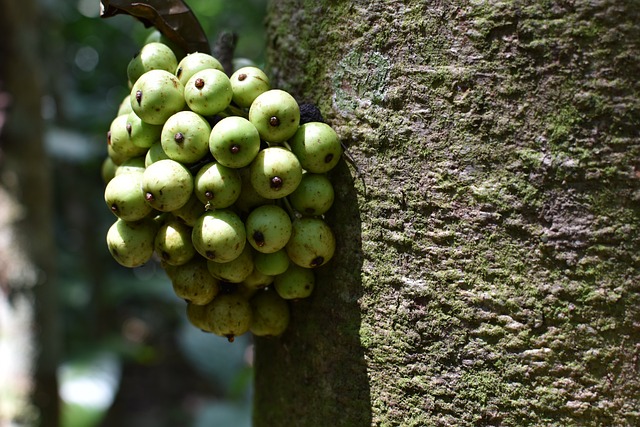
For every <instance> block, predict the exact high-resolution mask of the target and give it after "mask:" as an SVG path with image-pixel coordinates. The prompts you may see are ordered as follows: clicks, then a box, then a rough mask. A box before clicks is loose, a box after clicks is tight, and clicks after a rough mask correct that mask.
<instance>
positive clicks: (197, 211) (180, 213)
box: [171, 193, 206, 227]
mask: <svg viewBox="0 0 640 427" xmlns="http://www.w3.org/2000/svg"><path fill="white" fill-rule="evenodd" d="M205 211H206V209H205V207H204V204H203V203H202V202H201V201H200V200H198V198H197V197H196V195H195V193H194V194H192V195H191V197H189V200H188V201H187V203H186V204H185V205H184V206H182V207H180V208H178V209H175V210H173V211H171V213H172V214H173V216H175V217H176V218H178V219H180V221H182V222H184V223H185V224H187V225H188V226H189V227H193V226H194V225H195V223H196V221H197V220H198V218H200V217H201V216H202V215H203V214H204V213H205Z"/></svg>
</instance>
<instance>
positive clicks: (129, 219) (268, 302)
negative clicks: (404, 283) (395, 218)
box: [102, 41, 342, 341]
mask: <svg viewBox="0 0 640 427" xmlns="http://www.w3.org/2000/svg"><path fill="white" fill-rule="evenodd" d="M127 77H128V81H129V86H130V87H131V93H130V94H129V95H128V96H127V97H126V98H125V99H124V100H123V101H122V104H121V105H120V108H119V110H118V112H117V114H116V117H115V118H114V119H113V121H112V122H111V125H110V128H109V132H108V134H107V150H108V156H106V158H105V160H104V163H103V166H102V175H103V179H104V181H105V191H104V200H105V203H106V205H107V207H108V209H109V210H110V211H111V212H113V214H114V215H115V216H116V220H115V222H114V223H113V225H112V226H111V227H110V228H109V230H108V232H107V235H106V242H107V246H108V249H109V252H110V253H111V255H112V256H113V258H114V259H115V260H116V261H117V262H118V263H119V264H121V265H123V266H125V267H130V268H134V267H138V266H141V265H143V264H145V263H147V262H149V261H150V260H155V261H158V260H159V263H160V265H161V266H162V267H163V269H164V270H165V271H166V273H167V275H168V277H169V279H170V280H171V283H172V285H173V290H174V292H175V294H176V295H177V296H178V297H179V298H181V299H184V300H185V301H186V303H187V304H186V313H187V317H188V318H189V320H190V322H191V323H192V324H193V325H195V326H196V327H198V328H200V329H202V330H203V331H206V332H211V333H214V334H216V335H219V336H223V337H226V338H227V339H229V341H233V339H234V337H236V336H239V335H241V334H244V333H246V332H251V333H253V334H254V335H256V336H278V335H280V334H282V333H283V332H284V331H285V330H286V328H287V326H288V324H289V318H290V306H289V304H290V302H291V301H294V300H298V299H301V298H306V297H308V296H309V295H310V294H311V293H312V291H313V288H314V285H315V273H314V269H315V268H317V267H320V266H322V265H324V264H326V263H327V262H328V261H329V260H330V259H331V258H332V256H333V255H334V251H335V236H334V234H333V233H332V230H331V229H330V227H329V226H328V225H327V223H326V222H325V221H324V214H325V213H326V212H327V211H328V210H329V209H330V208H331V206H332V204H333V201H334V189H333V186H332V184H331V182H330V180H329V178H328V176H327V172H329V171H330V170H331V169H333V168H334V167H335V166H336V164H337V163H338V161H339V159H340V157H341V155H342V146H341V144H340V140H339V138H338V135H337V134H336V132H335V131H334V130H333V129H332V128H331V127H330V126H329V125H327V124H326V123H324V122H321V121H305V120H303V121H301V114H300V106H299V104H298V103H297V102H296V100H295V99H294V98H293V97H292V96H291V95H290V94H289V93H287V92H286V91H283V90H279V89H273V88H271V86H270V82H269V78H268V77H267V75H266V74H265V73H264V72H263V71H262V70H261V69H260V68H258V67H256V66H253V65H245V66H240V67H237V68H236V69H235V70H234V71H233V73H232V74H231V76H228V75H227V74H225V72H224V70H223V67H222V65H221V64H220V62H219V61H218V60H217V59H216V58H215V57H213V56H212V55H210V54H208V53H198V52H195V53H190V54H187V55H185V56H182V57H179V56H177V55H176V53H175V51H174V50H173V49H172V48H171V47H169V45H168V44H165V43H163V42H160V41H148V42H147V43H146V44H145V45H144V46H143V47H142V49H141V50H140V52H139V53H138V54H137V55H136V56H135V57H134V58H133V59H132V60H131V62H130V63H129V65H128V67H127Z"/></svg>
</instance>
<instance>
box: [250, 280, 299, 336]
mask: <svg viewBox="0 0 640 427" xmlns="http://www.w3.org/2000/svg"><path fill="white" fill-rule="evenodd" d="M249 304H250V305H251V328H250V329H249V330H250V331H251V332H252V333H253V334H254V335H256V336H259V337H266V336H269V337H276V336H278V335H282V333H283V332H284V331H285V330H286V329H287V326H289V318H290V312H289V304H288V303H287V301H286V300H284V299H283V298H282V297H280V295H278V293H277V292H276V291H275V290H272V289H267V290H264V291H260V292H257V293H256V294H255V295H254V296H253V297H252V298H251V300H250V301H249Z"/></svg>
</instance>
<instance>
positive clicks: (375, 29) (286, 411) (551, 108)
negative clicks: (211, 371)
mask: <svg viewBox="0 0 640 427" xmlns="http://www.w3.org/2000/svg"><path fill="white" fill-rule="evenodd" d="M268 31H269V34H270V36H269V39H268V43H269V47H268V60H269V65H270V67H271V70H270V74H271V76H273V85H274V86H275V87H280V88H283V89H286V90H289V91H290V92H292V93H293V94H294V95H295V96H297V97H298V98H299V99H300V100H302V101H311V102H314V103H316V104H317V105H319V107H320V109H321V110H322V112H323V113H324V115H325V118H326V119H327V121H328V122H329V123H330V124H331V125H332V126H333V127H334V128H335V129H336V130H337V131H338V133H339V135H340V136H341V137H342V139H343V141H344V142H345V143H346V144H347V145H348V146H349V153H350V154H351V156H353V158H354V160H355V164H357V167H358V168H359V175H358V172H356V171H355V170H354V168H352V167H350V166H348V165H347V163H345V162H343V163H342V164H340V165H339V166H338V168H337V170H336V171H335V172H334V173H333V176H332V177H333V181H334V182H335V186H336V202H335V205H334V207H333V209H332V213H331V214H330V215H329V216H328V221H329V222H330V224H331V225H332V226H333V229H334V231H335V233H336V235H337V239H338V243H339V246H338V252H337V253H336V256H335V258H334V259H333V260H332V261H331V263H330V265H328V266H327V267H326V268H322V269H320V270H318V276H319V280H318V283H317V286H316V290H315V294H314V296H313V297H312V298H311V299H310V300H308V301H300V302H298V303H296V304H295V306H294V308H293V315H292V324H291V326H290V329H289V330H288V332H287V333H286V334H285V335H284V336H283V337H282V338H281V339H278V340H266V339H260V340H258V341H257V345H256V392H255V393H256V394H255V402H256V407H255V413H254V418H255V425H256V427H271V426H287V425H295V426H297V427H300V426H314V427H316V426H321V425H335V426H350V427H359V426H368V425H380V426H392V425H402V426H453V425H455V426H487V425H491V426H498V425H501V426H559V425H562V426H605V425H606V426H623V425H640V372H639V371H640V366H639V360H640V255H639V254H640V238H639V231H640V138H639V129H640V83H639V80H638V76H640V46H639V43H640V9H639V8H638V7H637V4H636V3H635V2H633V1H614V0H610V1H603V0H593V1H579V0H578V1H559V2H547V1H530V2H512V1H461V0H457V1H450V2H435V1H434V2H425V1H411V0H409V1H388V2H363V1H356V2H347V1H318V2H299V1H291V0H281V1H274V2H271V5H270V9H269V17H268Z"/></svg>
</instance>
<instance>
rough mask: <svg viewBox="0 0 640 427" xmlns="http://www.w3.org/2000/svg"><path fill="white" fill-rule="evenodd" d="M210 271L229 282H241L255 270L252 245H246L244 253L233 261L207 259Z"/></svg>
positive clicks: (216, 276) (214, 275)
mask: <svg viewBox="0 0 640 427" xmlns="http://www.w3.org/2000/svg"><path fill="white" fill-rule="evenodd" d="M207 267H209V273H211V275H212V276H213V277H215V278H217V279H220V280H222V281H223V282H228V283H240V282H242V281H243V280H245V279H246V278H247V277H248V276H249V275H250V274H251V273H252V272H253V252H252V250H251V246H249V245H245V247H244V249H243V250H242V253H241V254H240V255H239V256H238V257H237V258H236V259H234V260H233V261H229V262H222V263H221V262H215V261H207Z"/></svg>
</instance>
